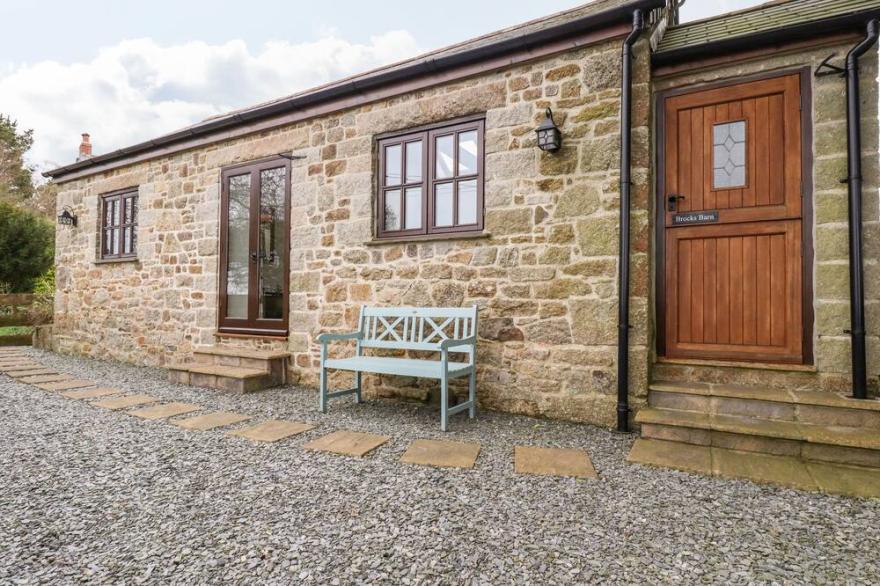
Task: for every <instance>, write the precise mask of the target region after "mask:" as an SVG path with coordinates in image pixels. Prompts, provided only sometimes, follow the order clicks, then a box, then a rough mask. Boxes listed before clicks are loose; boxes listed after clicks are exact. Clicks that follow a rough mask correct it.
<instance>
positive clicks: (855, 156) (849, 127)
mask: <svg viewBox="0 0 880 586" xmlns="http://www.w3.org/2000/svg"><path fill="white" fill-rule="evenodd" d="M877 28H878V25H877V19H874V20H871V21H869V22H868V32H867V36H866V37H865V39H864V40H863V41H862V42H861V43H859V44H858V45H856V46H855V47H853V48H852V50H851V51H850V52H849V54H847V56H846V132H847V141H846V142H847V158H848V162H849V169H848V177H847V179H846V181H847V183H848V184H849V189H848V191H849V297H850V322H851V324H850V328H851V329H850V335H851V336H852V384H853V396H854V397H855V398H856V399H867V398H868V373H867V367H866V359H865V286H864V270H865V269H864V265H863V262H862V129H861V107H860V104H859V99H860V95H859V57H861V56H862V55H864V54H865V52H866V51H867V50H868V49H870V48H871V46H872V45H873V44H874V43H875V42H876V41H877V35H878V31H877Z"/></svg>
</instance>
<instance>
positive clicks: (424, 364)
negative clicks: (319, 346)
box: [324, 356, 471, 379]
mask: <svg viewBox="0 0 880 586" xmlns="http://www.w3.org/2000/svg"><path fill="white" fill-rule="evenodd" d="M324 365H325V366H326V367H327V368H337V369H339V370H349V371H354V372H372V373H377V374H396V375H399V376H415V377H420V378H436V379H439V378H441V376H442V374H441V364H440V361H439V360H414V359H410V358H388V357H384V356H352V357H351V358H336V359H330V360H327V362H325V363H324ZM470 370H471V367H470V365H469V364H467V363H466V362H449V376H450V377H458V376H464V375H465V374H467V373H469V372H470Z"/></svg>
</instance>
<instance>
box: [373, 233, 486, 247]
mask: <svg viewBox="0 0 880 586" xmlns="http://www.w3.org/2000/svg"><path fill="white" fill-rule="evenodd" d="M491 237H492V234H490V233H489V232H447V233H444V234H420V235H418V236H401V237H400V238H373V239H372V240H369V241H367V242H365V243H364V244H365V245H366V246H382V245H384V244H410V243H413V242H434V241H438V240H439V241H443V240H447V241H448V240H482V239H488V238H491Z"/></svg>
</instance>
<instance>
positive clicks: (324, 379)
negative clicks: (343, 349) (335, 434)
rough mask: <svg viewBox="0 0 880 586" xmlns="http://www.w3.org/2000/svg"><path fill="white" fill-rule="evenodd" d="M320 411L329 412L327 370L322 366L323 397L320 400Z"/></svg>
mask: <svg viewBox="0 0 880 586" xmlns="http://www.w3.org/2000/svg"><path fill="white" fill-rule="evenodd" d="M318 409H319V410H320V411H321V413H326V412H327V369H326V368H324V366H323V365H322V366H321V395H320V398H319V399H318Z"/></svg>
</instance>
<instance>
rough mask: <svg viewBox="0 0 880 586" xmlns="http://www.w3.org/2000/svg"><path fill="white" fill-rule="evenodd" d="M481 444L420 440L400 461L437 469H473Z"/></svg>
mask: <svg viewBox="0 0 880 586" xmlns="http://www.w3.org/2000/svg"><path fill="white" fill-rule="evenodd" d="M479 454H480V444H468V443H462V442H448V441H439V440H426V439H420V440H415V441H414V442H412V443H411V444H410V445H409V447H408V448H407V450H406V452H405V453H404V454H403V456H401V458H400V461H401V462H403V463H405V464H418V465H420V466H434V467H437V468H473V467H474V464H475V463H476V461H477V456H478V455H479Z"/></svg>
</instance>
